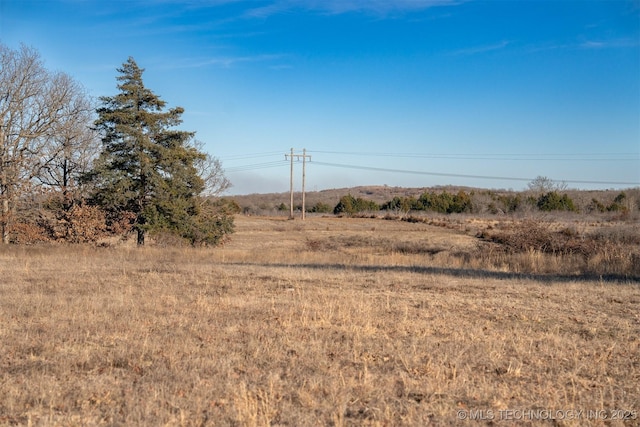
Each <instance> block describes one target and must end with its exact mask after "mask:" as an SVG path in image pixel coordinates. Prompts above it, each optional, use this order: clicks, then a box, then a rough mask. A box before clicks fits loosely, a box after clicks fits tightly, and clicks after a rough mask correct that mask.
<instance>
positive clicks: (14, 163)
mask: <svg viewBox="0 0 640 427" xmlns="http://www.w3.org/2000/svg"><path fill="white" fill-rule="evenodd" d="M76 93H77V85H75V84H74V83H73V80H72V79H71V78H70V77H69V76H68V75H66V74H64V73H51V72H49V71H48V70H47V69H45V67H44V65H43V63H42V60H41V59H40V55H39V54H38V52H37V51H35V50H34V49H32V48H29V47H26V46H24V45H23V46H21V47H20V48H19V49H17V50H12V49H10V48H8V47H7V46H5V45H3V44H0V202H1V211H0V239H1V241H2V243H8V242H9V228H10V225H11V221H12V216H13V215H12V214H13V212H14V210H15V209H14V208H15V204H16V202H17V201H18V200H19V199H20V197H22V195H24V194H25V193H26V192H28V191H29V190H30V189H31V187H32V185H33V184H34V181H35V180H36V179H37V178H38V177H39V176H40V175H41V172H42V170H43V168H45V167H46V166H47V164H48V163H50V162H51V158H50V156H48V155H47V151H48V150H49V149H50V144H51V143H52V141H53V140H54V137H55V135H56V132H57V131H59V130H60V128H59V126H60V125H61V123H62V121H63V119H64V118H65V117H66V116H67V115H68V114H69V111H68V106H69V105H70V104H71V101H72V100H73V98H74V95H75V94H76ZM49 154H51V153H49Z"/></svg>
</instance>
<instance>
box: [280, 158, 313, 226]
mask: <svg viewBox="0 0 640 427" xmlns="http://www.w3.org/2000/svg"><path fill="white" fill-rule="evenodd" d="M287 157H290V158H291V176H290V178H289V184H290V204H289V219H293V158H294V157H295V158H296V160H298V161H300V159H302V220H303V221H304V219H305V213H306V212H305V210H306V207H305V191H304V184H305V178H306V168H305V166H306V161H307V158H308V159H309V160H311V156H309V155H308V154H307V149H306V148H304V149H303V150H302V154H294V152H293V148H292V149H291V154H285V155H284V158H285V159H286V158H287Z"/></svg>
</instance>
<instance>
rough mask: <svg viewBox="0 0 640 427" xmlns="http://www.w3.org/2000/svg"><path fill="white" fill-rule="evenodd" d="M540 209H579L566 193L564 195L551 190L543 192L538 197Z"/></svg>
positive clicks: (571, 210) (547, 210) (572, 210)
mask: <svg viewBox="0 0 640 427" xmlns="http://www.w3.org/2000/svg"><path fill="white" fill-rule="evenodd" d="M537 206H538V209H540V210H541V211H546V212H550V211H570V212H577V211H578V209H577V208H576V207H575V205H574V203H573V200H571V198H569V196H567V195H566V194H563V195H562V196H561V195H560V194H558V192H556V191H550V192H548V193H546V194H543V195H542V196H540V197H539V198H538V202H537Z"/></svg>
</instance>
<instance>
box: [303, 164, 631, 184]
mask: <svg viewBox="0 0 640 427" xmlns="http://www.w3.org/2000/svg"><path fill="white" fill-rule="evenodd" d="M313 164H314V165H320V166H330V167H338V168H345V169H359V170H369V171H375V172H391V173H403V174H410V175H431V176H446V177H453V178H474V179H491V180H504V181H524V182H531V181H532V180H533V178H517V177H505V176H490V175H466V174H455V173H441V172H427V171H412V170H406V169H388V168H378V167H371V166H359V165H345V164H340V163H326V162H317V161H314V162H313ZM554 181H556V182H566V183H571V184H602V185H640V182H623V181H584V180H575V179H574V180H554Z"/></svg>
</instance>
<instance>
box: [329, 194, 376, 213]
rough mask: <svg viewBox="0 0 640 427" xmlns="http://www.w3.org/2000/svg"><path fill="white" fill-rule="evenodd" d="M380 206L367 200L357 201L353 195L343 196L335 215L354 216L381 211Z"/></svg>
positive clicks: (358, 199)
mask: <svg viewBox="0 0 640 427" xmlns="http://www.w3.org/2000/svg"><path fill="white" fill-rule="evenodd" d="M379 210H380V206H378V204H377V203H376V202H374V201H371V200H365V199H362V198H360V197H358V198H357V199H356V198H355V197H353V196H352V195H351V194H349V195H346V196H342V197H341V198H340V201H339V202H338V204H337V205H336V207H335V208H334V209H333V213H334V214H335V215H340V214H347V215H353V214H355V213H358V212H367V211H379Z"/></svg>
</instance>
